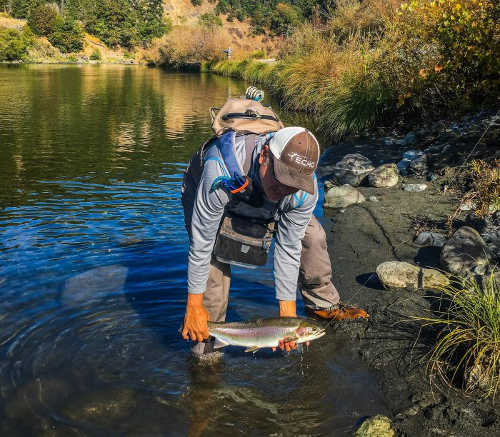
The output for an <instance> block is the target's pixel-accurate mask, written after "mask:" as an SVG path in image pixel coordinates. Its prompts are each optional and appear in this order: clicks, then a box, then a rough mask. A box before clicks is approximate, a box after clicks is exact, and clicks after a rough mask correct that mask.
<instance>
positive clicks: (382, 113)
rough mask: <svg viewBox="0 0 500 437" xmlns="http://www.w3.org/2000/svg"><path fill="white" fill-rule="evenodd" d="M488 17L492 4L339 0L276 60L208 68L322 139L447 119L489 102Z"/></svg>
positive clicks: (493, 24) (495, 71) (494, 81)
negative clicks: (273, 102)
mask: <svg viewBox="0 0 500 437" xmlns="http://www.w3.org/2000/svg"><path fill="white" fill-rule="evenodd" d="M498 18H499V4H498V2H496V1H494V0H411V1H410V2H408V3H407V2H403V3H400V2H399V1H397V0H364V1H363V2H359V1H357V0H339V1H338V3H337V8H336V9H335V10H333V11H332V13H331V15H330V16H329V18H328V20H327V21H326V22H325V23H317V24H313V23H306V24H304V25H301V26H298V27H297V28H296V30H295V31H294V32H293V34H291V35H290V36H289V37H288V38H286V39H285V40H284V43H283V45H282V48H281V53H280V56H279V59H278V60H277V62H275V63H272V64H269V63H262V62H258V61H255V60H251V59H245V58H240V59H234V60H229V61H228V60H225V61H219V62H213V63H211V64H210V65H209V68H211V69H212V70H214V71H216V72H219V73H221V74H226V75H233V76H239V77H242V78H244V79H247V80H249V81H251V82H258V83H262V84H264V85H265V86H266V87H268V88H270V89H274V90H275V91H276V92H277V93H279V94H280V95H281V96H282V97H283V100H284V101H285V102H286V104H287V105H288V107H289V108H291V109H299V110H305V111H309V112H311V113H314V114H315V115H316V116H317V118H318V120H319V123H320V127H321V128H322V130H324V131H325V132H327V133H329V134H332V135H337V136H340V135H343V134H345V133H349V132H356V131H360V130H362V129H364V128H366V127H369V126H371V125H373V124H374V123H375V122H376V121H379V122H380V121H381V122H384V121H390V120H393V118H394V117H395V116H396V115H398V116H403V117H407V118H408V117H411V118H415V117H417V118H421V119H422V118H423V119H426V118H436V117H441V116H447V117H450V116H453V115H457V114H459V113H461V112H465V111H469V110H474V109H477V108H482V107H486V106H489V105H493V106H495V105H498V98H499V95H500V94H499V90H500V78H499V71H500V56H499V54H500V27H499V26H500V25H499V20H498Z"/></svg>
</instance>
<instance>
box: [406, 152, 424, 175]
mask: <svg viewBox="0 0 500 437" xmlns="http://www.w3.org/2000/svg"><path fill="white" fill-rule="evenodd" d="M427 169H428V165H427V155H426V154H422V155H421V156H418V157H416V158H415V159H413V160H412V161H411V162H410V166H409V171H410V174H414V175H416V176H425V174H426V173H427Z"/></svg>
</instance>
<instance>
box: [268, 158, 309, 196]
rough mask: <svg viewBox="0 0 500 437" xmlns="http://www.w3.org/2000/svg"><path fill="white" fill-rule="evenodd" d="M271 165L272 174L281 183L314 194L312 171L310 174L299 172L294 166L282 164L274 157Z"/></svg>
mask: <svg viewBox="0 0 500 437" xmlns="http://www.w3.org/2000/svg"><path fill="white" fill-rule="evenodd" d="M273 165H274V175H275V176H276V179H277V180H278V181H279V182H281V183H282V184H283V185H287V186H289V187H293V188H297V189H299V190H303V191H306V192H308V193H309V194H314V172H313V173H311V174H304V173H300V172H298V171H297V170H295V169H294V168H292V167H289V166H287V165H285V164H283V162H281V161H280V160H279V159H277V158H276V157H274V159H273Z"/></svg>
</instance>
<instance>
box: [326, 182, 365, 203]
mask: <svg viewBox="0 0 500 437" xmlns="http://www.w3.org/2000/svg"><path fill="white" fill-rule="evenodd" d="M364 201H365V197H364V196H363V195H362V194H361V193H360V192H359V191H358V190H356V188H354V187H351V186H350V185H347V184H346V185H342V186H341V187H332V188H330V189H329V190H328V191H327V192H326V194H325V201H324V203H323V207H324V208H346V207H348V206H350V205H354V204H356V203H362V202H364Z"/></svg>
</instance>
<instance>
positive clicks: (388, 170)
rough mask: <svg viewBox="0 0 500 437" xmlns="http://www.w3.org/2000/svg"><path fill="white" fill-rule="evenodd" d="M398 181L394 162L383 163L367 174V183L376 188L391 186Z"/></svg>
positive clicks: (397, 172)
mask: <svg viewBox="0 0 500 437" xmlns="http://www.w3.org/2000/svg"><path fill="white" fill-rule="evenodd" d="M398 181H399V171H398V167H397V166H396V164H383V165H381V166H380V167H377V168H376V169H375V170H373V171H372V172H371V173H370V174H369V175H368V185H370V186H372V187H377V188H388V187H393V186H394V185H396V184H397V183H398Z"/></svg>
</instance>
